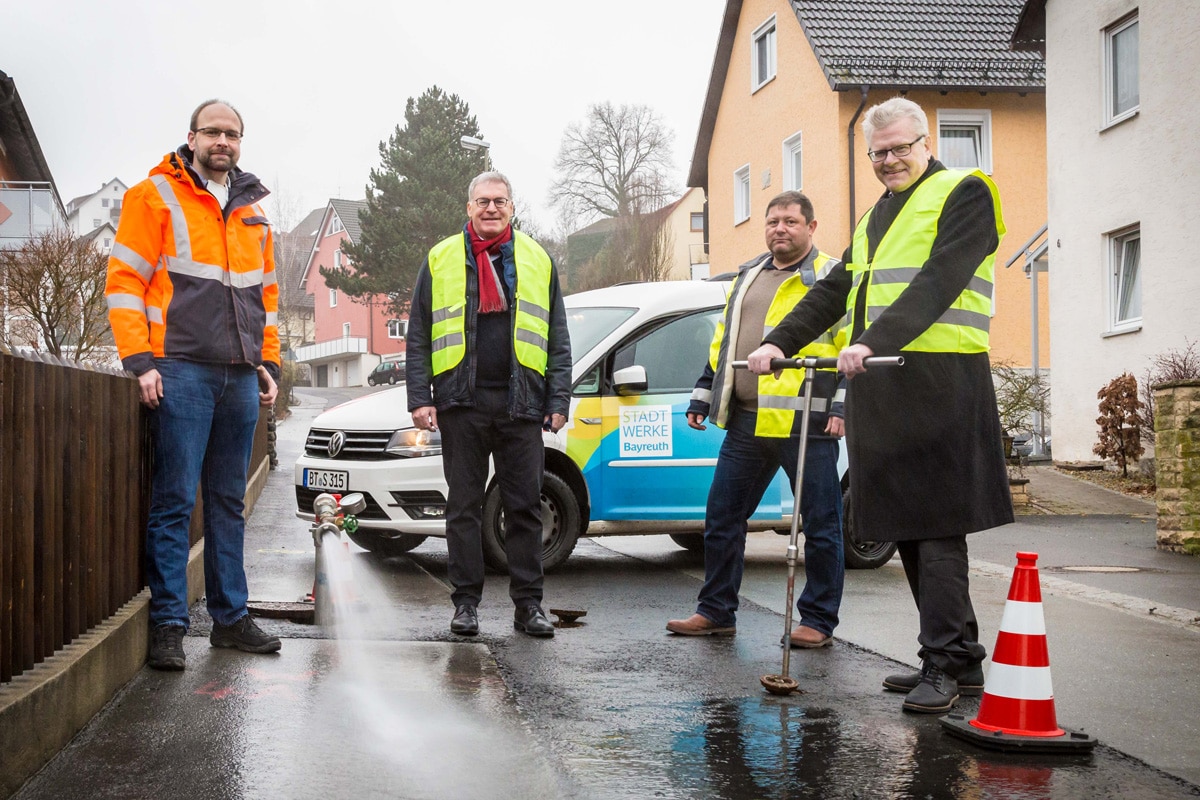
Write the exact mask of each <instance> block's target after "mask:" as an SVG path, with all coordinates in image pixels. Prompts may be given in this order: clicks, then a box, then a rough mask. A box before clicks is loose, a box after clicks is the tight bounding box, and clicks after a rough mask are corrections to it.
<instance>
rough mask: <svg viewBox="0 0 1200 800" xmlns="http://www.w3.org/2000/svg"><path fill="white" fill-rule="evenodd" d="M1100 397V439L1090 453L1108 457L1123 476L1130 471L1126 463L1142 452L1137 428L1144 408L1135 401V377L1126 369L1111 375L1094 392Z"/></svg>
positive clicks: (1098, 423) (1136, 399)
mask: <svg viewBox="0 0 1200 800" xmlns="http://www.w3.org/2000/svg"><path fill="white" fill-rule="evenodd" d="M1096 397H1097V398H1098V399H1099V400H1100V416H1098V417H1096V424H1097V425H1099V426H1100V441H1099V442H1097V443H1096V446H1095V447H1093V448H1092V452H1093V453H1095V454H1096V455H1098V456H1100V457H1101V458H1111V459H1113V460H1114V461H1116V462H1117V465H1118V466H1119V467H1120V468H1121V474H1122V475H1128V474H1129V462H1130V461H1136V460H1137V459H1139V458H1141V455H1142V452H1143V451H1142V437H1141V435H1140V428H1141V425H1142V415H1141V414H1140V413H1139V411H1140V410H1141V409H1142V408H1144V407H1145V406H1144V405H1143V403H1142V401H1141V400H1138V385H1137V378H1135V377H1133V376H1132V375H1130V374H1129V373H1128V372H1126V373H1123V374H1122V375H1120V376H1118V377H1116V378H1113V379H1112V380H1111V381H1109V382H1108V385H1107V386H1105V387H1104V388H1103V389H1101V390H1100V391H1099V392H1097V393H1096Z"/></svg>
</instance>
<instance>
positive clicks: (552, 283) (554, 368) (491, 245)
mask: <svg viewBox="0 0 1200 800" xmlns="http://www.w3.org/2000/svg"><path fill="white" fill-rule="evenodd" d="M467 195H468V197H469V198H470V199H469V200H468V202H467V217H468V222H467V224H466V226H465V227H464V228H463V231H462V233H459V234H455V235H454V236H451V237H449V238H447V239H443V240H442V241H441V242H438V243H437V244H436V245H434V246H433V248H432V249H431V250H430V251H429V256H428V257H427V258H426V260H425V264H424V265H423V266H422V267H421V271H420V273H419V274H418V275H417V282H416V286H415V287H414V289H413V300H412V309H411V312H410V314H409V322H408V345H407V348H406V350H407V354H408V367H407V369H408V377H407V382H408V410H409V411H411V412H412V416H413V425H415V426H416V427H417V428H419V429H423V430H427V431H431V432H440V434H441V443H442V464H443V469H444V470H445V474H446V483H447V484H448V486H449V492H448V494H447V497H446V547H447V549H448V551H449V556H450V557H449V566H448V570H447V571H448V574H449V578H450V583H451V584H453V586H454V590H453V592H452V593H451V595H450V599H451V601H452V602H453V603H454V618H453V620H452V621H451V623H450V630H451V631H452V632H453V633H456V634H459V635H463V636H474V635H475V634H477V633H479V617H478V613H477V607H478V606H479V602H480V600H482V599H483V567H484V563H483V543H482V539H481V526H482V523H483V500H484V490H485V489H486V486H487V478H488V458H489V457H491V458H492V459H494V460H495V464H496V480H497V482H498V484H499V487H500V497H501V501H502V503H503V506H504V546H505V554H506V556H507V559H508V574H509V589H508V592H509V596H510V597H511V598H512V601H513V604H514V606H515V607H516V611H515V613H514V616H513V627H514V628H515V629H516V630H518V631H521V632H523V633H527V634H529V635H530V636H553V635H554V626H553V625H551V624H550V621H549V620H547V619H546V615H545V613H544V612H543V611H542V606H541V602H542V503H541V494H542V476H543V469H544V466H545V457H544V454H543V450H542V431H543V430H548V431H557V430H559V429H560V428H562V426H563V425H565V424H566V421H567V412H568V411H569V409H570V399H571V343H570V339H569V338H568V335H567V322H566V311H565V310H564V308H563V300H562V293H561V291H560V289H559V285H558V275H557V273H556V272H555V269H554V263H553V262H552V261H551V259H550V256H549V255H547V254H546V251H545V250H544V249H542V247H541V246H540V245H539V244H538V243H537V242H535V241H534V240H533V239H532V238H530V237H529V236H526V235H525V234H523V233H521V232H520V231H514V230H513V228H512V225H511V220H512V213H513V205H512V184H511V183H509V181H508V178H506V177H504V175H502V174H500V173H499V172H484V173H482V174H481V175H478V176H476V177H475V179H474V180H472V181H471V185H470V187H469V188H468V190H467Z"/></svg>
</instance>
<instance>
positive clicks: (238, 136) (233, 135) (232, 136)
mask: <svg viewBox="0 0 1200 800" xmlns="http://www.w3.org/2000/svg"><path fill="white" fill-rule="evenodd" d="M192 133H198V134H200V135H202V136H207V137H208V138H209V139H220V138H221V135H222V134H224V136H225V138H226V139H227V140H229V141H231V142H240V141H241V140H242V132H241V131H227V130H225V129H224V128H197V129H196V130H194V131H192Z"/></svg>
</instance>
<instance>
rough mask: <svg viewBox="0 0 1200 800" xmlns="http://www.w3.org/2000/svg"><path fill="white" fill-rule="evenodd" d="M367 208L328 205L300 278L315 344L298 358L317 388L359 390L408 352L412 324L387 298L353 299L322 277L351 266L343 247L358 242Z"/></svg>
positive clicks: (358, 204) (353, 202)
mask: <svg viewBox="0 0 1200 800" xmlns="http://www.w3.org/2000/svg"><path fill="white" fill-rule="evenodd" d="M365 207H366V202H365V201H362V200H330V201H329V205H328V206H326V208H325V215H324V218H323V219H322V220H321V227H320V229H319V231H318V233H317V235H316V237H314V241H313V248H312V252H311V253H310V254H309V258H308V264H307V266H306V267H305V270H304V276H303V278H302V279H301V287H302V289H303V291H305V292H306V293H308V294H311V295H312V297H313V315H314V325H315V340H316V341H315V342H314V343H313V344H310V345H305V346H304V347H299V348H296V350H295V353H296V360H297V361H299V362H302V363H305V364H308V365H309V366H310V367H311V369H312V380H313V385H314V386H331V387H336V386H361V385H363V384H364V383H366V380H367V375H368V374H369V373H370V372H371V370H372V369H374V368H375V366H376V365H378V364H379V363H380V362H381V361H382V360H383V359H384V358H390V357H394V356H396V355H398V354H403V353H404V334H405V329H406V326H407V324H408V321H407V319H404V318H398V317H396V316H395V315H394V314H392V313H391V311H390V309H389V307H388V298H387V297H384V296H374V297H371V298H360V299H355V298H352V297H350V296H348V295H347V294H346V293H345V292H343V291H341V290H339V289H334V288H332V287H330V286H329V285H328V284H327V283H326V282H325V278H324V276H323V275H321V268H325V269H345V268H348V267H352V265H351V263H350V260H349V257H348V256H347V254H346V253H345V252H344V251H343V249H342V248H343V245H344V244H345V243H346V242H351V243H356V242H357V241H358V239H359V236H360V234H361V228H360V227H359V223H358V212H359V211H360V210H361V209H363V208H365Z"/></svg>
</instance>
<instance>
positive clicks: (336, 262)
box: [333, 250, 342, 269]
mask: <svg viewBox="0 0 1200 800" xmlns="http://www.w3.org/2000/svg"><path fill="white" fill-rule="evenodd" d="M333 268H334V269H341V268H342V251H341V250H334V251H333Z"/></svg>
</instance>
